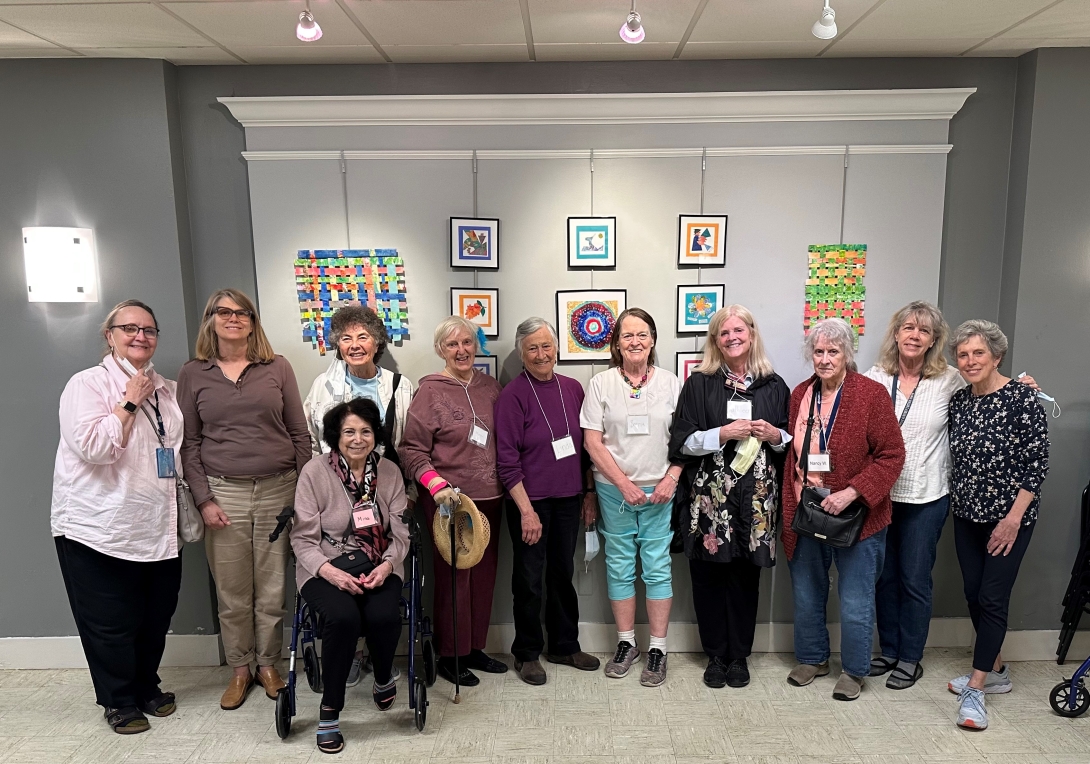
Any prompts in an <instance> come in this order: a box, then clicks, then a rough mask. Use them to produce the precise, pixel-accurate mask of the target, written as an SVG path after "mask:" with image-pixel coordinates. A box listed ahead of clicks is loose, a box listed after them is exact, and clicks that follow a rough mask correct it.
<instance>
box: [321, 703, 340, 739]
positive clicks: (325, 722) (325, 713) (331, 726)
mask: <svg viewBox="0 0 1090 764" xmlns="http://www.w3.org/2000/svg"><path fill="white" fill-rule="evenodd" d="M339 715H340V712H339V711H334V710H332V709H330V708H322V709H321V710H320V711H319V712H318V717H319V719H318V743H319V744H321V743H323V742H329V740H330V738H329V736H330V735H339V734H340V733H341V727H340V720H339V719H338V718H337V717H338V716H339ZM326 717H333V718H332V719H329V718H326ZM323 735H325V736H326V738H325V740H322V736H323Z"/></svg>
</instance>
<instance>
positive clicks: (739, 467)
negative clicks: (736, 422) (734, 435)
mask: <svg viewBox="0 0 1090 764" xmlns="http://www.w3.org/2000/svg"><path fill="white" fill-rule="evenodd" d="M760 451H761V441H759V440H757V439H756V438H755V437H753V436H752V435H750V436H749V437H748V438H746V439H745V440H743V441H742V442H741V443H739V444H738V448H736V449H735V450H734V459H733V460H732V461H731V463H730V468H731V469H732V470H734V471H735V472H736V473H737V474H739V475H744V474H746V473H747V472H749V468H750V467H752V466H753V462H755V461H757V454H758V453H760Z"/></svg>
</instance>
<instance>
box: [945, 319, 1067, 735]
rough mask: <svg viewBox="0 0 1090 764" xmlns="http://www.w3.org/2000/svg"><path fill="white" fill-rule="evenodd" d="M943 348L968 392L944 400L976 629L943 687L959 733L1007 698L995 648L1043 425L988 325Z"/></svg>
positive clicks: (1042, 448)
mask: <svg viewBox="0 0 1090 764" xmlns="http://www.w3.org/2000/svg"><path fill="white" fill-rule="evenodd" d="M950 347H951V348H952V350H953V352H954V357H955V360H956V361H957V366H958V371H960V372H961V375H962V376H963V377H964V378H965V380H966V381H967V382H969V386H968V387H965V388H963V389H961V390H959V391H958V392H956V393H954V397H953V399H952V400H951V401H950V454H951V457H952V461H953V475H952V479H951V481H950V488H951V490H950V505H951V508H952V510H953V515H954V541H955V545H956V547H957V553H958V562H959V563H961V575H962V578H963V579H964V581H965V599H966V600H967V601H968V604H969V615H970V616H971V617H972V619H973V628H975V629H976V647H975V648H974V650H973V670H972V672H971V673H969V674H966V675H964V676H961V677H958V678H956V679H954V680H953V681H951V682H950V691H951V692H954V693H957V694H959V695H960V696H961V710H960V713H959V714H958V721H957V723H958V726H961V727H967V728H969V729H984V728H986V727H987V726H988V715H987V712H986V710H985V707H984V695H985V693H1001V692H1010V690H1011V681H1010V675H1009V674H1008V672H1007V668H1006V666H1004V665H1003V659H1002V657H1000V655H999V649H1000V647H1002V645H1003V638H1004V637H1005V636H1006V633H1007V608H1008V605H1009V604H1010V596H1011V589H1012V588H1013V587H1014V581H1015V578H1016V577H1017V576H1018V567H1019V565H1021V563H1022V557H1023V555H1025V553H1026V547H1028V546H1029V540H1030V536H1031V535H1032V534H1033V526H1034V524H1035V523H1036V522H1037V508H1038V505H1039V504H1040V495H1041V484H1042V483H1043V482H1044V480H1045V476H1046V475H1048V448H1049V443H1048V421H1047V419H1046V417H1045V412H1044V409H1043V408H1041V404H1040V403H1038V402H1037V394H1036V393H1035V392H1034V391H1033V390H1032V389H1031V388H1029V387H1027V386H1025V385H1021V384H1018V383H1017V382H1015V381H1014V380H1012V379H1010V378H1009V377H1005V376H1003V375H1002V374H1000V373H999V364H1000V362H1001V361H1002V360H1003V356H1004V355H1005V354H1006V352H1007V338H1006V336H1005V335H1004V334H1003V332H1002V331H1001V330H1000V329H999V327H998V326H996V325H995V324H993V323H992V322H990V321H966V322H965V323H964V324H962V325H961V326H959V327H958V329H957V331H956V332H954V336H953V338H952V339H951V341H950Z"/></svg>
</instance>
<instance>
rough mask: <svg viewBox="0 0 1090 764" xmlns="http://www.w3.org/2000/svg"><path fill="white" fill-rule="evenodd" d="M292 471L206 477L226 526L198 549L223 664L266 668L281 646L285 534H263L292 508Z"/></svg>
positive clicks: (211, 533)
mask: <svg viewBox="0 0 1090 764" xmlns="http://www.w3.org/2000/svg"><path fill="white" fill-rule="evenodd" d="M297 477H298V476H297V474H296V472H295V470H289V471H287V472H281V473H280V474H279V475H272V476H270V477H260V478H232V477H211V476H209V478H208V486H209V488H211V489H212V494H213V495H214V496H215V499H216V503H217V504H219V506H220V509H222V510H223V513H224V514H225V515H227V519H228V520H230V521H231V524H230V525H228V526H227V527H226V528H221V529H219V530H213V529H212V528H208V529H207V530H206V532H205V539H204V549H205V552H206V554H207V556H208V566H209V568H211V570H212V578H214V579H215V581H216V597H217V598H218V599H219V620H220V637H221V638H222V639H223V651H224V653H225V654H226V656H227V665H229V666H232V667H235V668H237V667H239V666H248V665H250V664H252V663H257V665H258V666H271V665H273V664H275V663H276V662H277V661H279V660H280V651H281V650H282V649H283V642H284V581H285V578H286V575H287V564H288V550H289V548H290V545H289V543H288V534H287V533H286V532H285V533H282V534H281V535H280V538H279V539H277V540H276V542H275V543H273V544H270V543H269V534H270V533H272V532H273V530H274V529H275V528H276V516H277V515H278V514H280V511H281V510H282V509H283V508H284V507H286V506H289V505H291V504H294V503H295V483H296V480H297Z"/></svg>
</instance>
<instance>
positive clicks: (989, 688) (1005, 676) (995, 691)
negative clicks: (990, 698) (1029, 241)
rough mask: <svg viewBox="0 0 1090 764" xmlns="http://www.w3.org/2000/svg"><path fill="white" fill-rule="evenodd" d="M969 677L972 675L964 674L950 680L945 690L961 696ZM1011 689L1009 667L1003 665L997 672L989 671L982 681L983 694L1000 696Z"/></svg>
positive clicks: (967, 684) (1012, 687)
mask: <svg viewBox="0 0 1090 764" xmlns="http://www.w3.org/2000/svg"><path fill="white" fill-rule="evenodd" d="M970 676H972V675H971V674H964V675H962V676H959V677H958V678H957V679H951V680H950V683H949V684H947V685H946V689H948V690H950V692H952V693H954V694H955V695H961V693H962V691H963V690H965V688H966V687H968V686H969V677H970ZM1013 689H1014V685H1013V684H1012V683H1011V672H1010V667H1009V666H1007V664H1005V663H1004V664H1003V668H1002V669H1000V670H999V671H989V672H988V676H987V678H986V679H985V680H984V693H985V694H987V695H1002V694H1003V693H1005V692H1010V691H1011V690H1013Z"/></svg>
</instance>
